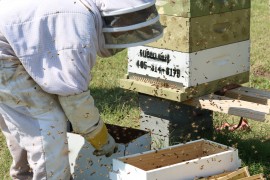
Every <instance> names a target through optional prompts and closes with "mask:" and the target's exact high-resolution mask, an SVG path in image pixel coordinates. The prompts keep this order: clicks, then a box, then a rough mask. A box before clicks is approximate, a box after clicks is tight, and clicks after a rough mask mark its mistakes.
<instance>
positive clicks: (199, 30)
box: [122, 0, 250, 101]
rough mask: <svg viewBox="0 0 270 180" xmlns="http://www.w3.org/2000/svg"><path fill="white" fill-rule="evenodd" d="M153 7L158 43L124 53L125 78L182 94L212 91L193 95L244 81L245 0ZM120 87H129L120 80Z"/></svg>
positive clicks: (165, 1) (165, 2) (163, 0)
mask: <svg viewBox="0 0 270 180" xmlns="http://www.w3.org/2000/svg"><path fill="white" fill-rule="evenodd" d="M156 5H157V7H158V10H159V13H160V21H161V23H162V25H163V26H164V35H163V38H161V39H160V40H158V41H156V42H154V43H151V44H148V45H147V46H138V47H134V48H130V49H129V51H128V57H129V66H128V74H129V79H135V80H139V81H140V80H143V81H144V82H148V83H151V84H153V83H156V82H157V81H159V82H165V83H166V84H167V85H171V87H177V88H179V89H180V90H182V91H183V93H186V92H188V91H190V89H191V88H192V87H196V86H202V84H207V85H208V86H214V87H211V88H209V90H208V91H205V92H203V93H200V92H198V93H197V96H200V95H203V94H207V93H212V92H214V91H216V90H219V89H221V88H222V87H223V86H225V85H227V84H231V83H238V84H242V83H245V82H247V81H248V79H249V67H250V63H249V48H250V42H249V38H250V0H204V1H202V0H174V1H171V0H158V1H157V3H156ZM217 84H218V86H216V85H217ZM122 87H123V88H128V87H129V86H128V85H127V83H126V82H124V81H122ZM204 88H205V86H203V89H204ZM206 88H207V87H206ZM145 89H147V88H145ZM199 91H200V90H199ZM140 92H142V93H145V94H150V95H152V94H151V93H149V92H147V90H145V92H143V90H140ZM157 96H160V95H157ZM194 96H196V94H195V95H194V92H193V97H194ZM175 100H176V101H182V100H185V99H183V98H180V99H178V100H177V99H175Z"/></svg>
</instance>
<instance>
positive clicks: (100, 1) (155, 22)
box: [80, 0, 163, 56]
mask: <svg viewBox="0 0 270 180" xmlns="http://www.w3.org/2000/svg"><path fill="white" fill-rule="evenodd" d="M80 1H81V2H82V3H83V4H84V5H85V6H86V7H87V8H89V10H91V11H92V12H93V13H94V14H95V16H96V21H97V22H96V23H97V24H98V26H99V27H97V31H98V33H99V38H98V39H99V41H100V42H99V52H98V54H99V55H102V56H109V54H110V55H111V53H113V52H116V51H117V49H123V48H127V47H132V46H138V45H143V44H148V43H150V42H152V41H155V40H157V39H159V38H160V37H161V36H162V32H163V30H162V26H161V25H160V22H159V15H158V12H157V10H156V7H155V0H121V1H119V0H80Z"/></svg>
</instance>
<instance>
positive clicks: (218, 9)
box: [156, 0, 251, 17]
mask: <svg viewBox="0 0 270 180" xmlns="http://www.w3.org/2000/svg"><path fill="white" fill-rule="evenodd" d="M250 3H251V0H226V1H217V0H206V1H205V0H157V1H156V6H157V9H158V11H159V13H160V14H165V15H170V16H181V17H200V16H206V15H211V14H219V13H223V12H228V11H235V10H240V9H248V8H250Z"/></svg>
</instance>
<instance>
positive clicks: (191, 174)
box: [110, 139, 241, 180]
mask: <svg viewBox="0 0 270 180" xmlns="http://www.w3.org/2000/svg"><path fill="white" fill-rule="evenodd" d="M240 165H241V160H240V159H239V157H238V151H237V149H234V148H231V147H227V146H224V145H221V144H218V143H215V142H212V141H208V140H203V139H201V140H197V141H192V142H189V143H186V144H180V145H175V146H171V147H168V148H165V149H161V150H158V151H157V150H153V151H148V152H145V153H141V154H135V155H131V156H126V157H123V158H118V159H113V172H112V173H110V178H111V179H112V180H126V179H128V180H137V179H140V180H182V179H183V180H184V179H194V178H199V177H208V176H211V175H215V174H219V173H224V172H228V171H234V170H236V169H238V168H239V167H240Z"/></svg>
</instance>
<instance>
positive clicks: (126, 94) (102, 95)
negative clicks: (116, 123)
mask: <svg viewBox="0 0 270 180" xmlns="http://www.w3.org/2000/svg"><path fill="white" fill-rule="evenodd" d="M90 91H91V95H92V96H93V98H94V100H95V103H96V106H97V108H98V109H99V110H100V111H101V112H102V111H103V110H104V108H105V107H109V108H110V110H111V111H112V112H113V111H117V108H118V107H119V106H123V105H124V104H126V105H127V106H129V108H136V107H138V106H139V105H138V94H137V93H136V92H132V91H128V90H124V89H121V88H118V87H116V88H111V89H107V88H95V87H94V88H90Z"/></svg>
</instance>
